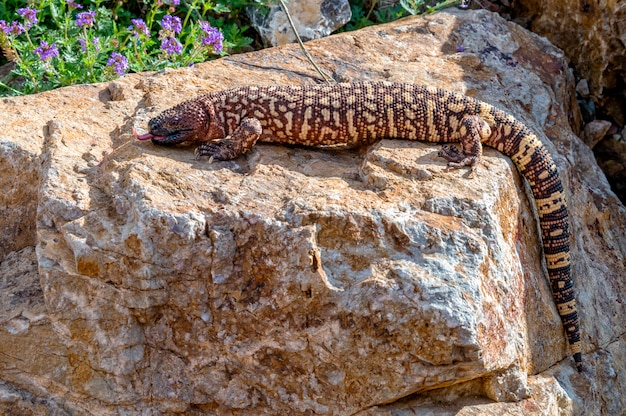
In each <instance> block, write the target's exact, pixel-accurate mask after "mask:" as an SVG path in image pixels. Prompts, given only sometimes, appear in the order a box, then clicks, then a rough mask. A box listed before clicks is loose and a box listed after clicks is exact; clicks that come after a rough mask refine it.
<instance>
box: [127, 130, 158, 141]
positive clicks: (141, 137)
mask: <svg viewBox="0 0 626 416" xmlns="http://www.w3.org/2000/svg"><path fill="white" fill-rule="evenodd" d="M133 135H134V136H135V137H136V138H137V140H150V139H159V138H160V136H155V135H153V134H151V133H146V134H139V133H137V130H135V128H134V127H133Z"/></svg>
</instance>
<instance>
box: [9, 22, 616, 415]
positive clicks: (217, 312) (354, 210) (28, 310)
mask: <svg viewBox="0 0 626 416" xmlns="http://www.w3.org/2000/svg"><path fill="white" fill-rule="evenodd" d="M461 40H462V43H463V46H464V50H463V52H462V53H459V52H458V44H459V42H460V41H461ZM307 46H308V48H309V51H310V52H311V54H312V55H313V56H315V57H316V59H317V60H318V62H319V63H320V64H321V65H322V66H323V67H324V68H325V69H327V70H328V71H329V72H331V71H332V72H335V73H337V72H341V73H342V75H343V76H344V77H346V78H348V79H353V80H357V79H376V80H379V79H389V80H392V81H406V82H416V83H423V84H428V85H435V86H442V87H446V88H448V89H452V90H455V91H460V92H464V93H466V94H468V95H471V96H475V97H477V98H480V99H482V100H485V101H488V102H490V103H492V104H494V105H497V106H499V107H502V108H505V109H507V110H509V111H510V112H511V113H512V114H514V115H515V116H516V117H517V118H518V119H520V120H522V121H523V122H524V123H526V124H527V125H528V126H529V127H530V128H531V129H532V130H533V131H535V132H536V133H537V135H538V137H539V138H540V140H542V141H543V142H544V143H545V144H546V146H547V148H548V149H549V151H550V152H551V153H552V154H553V155H554V157H555V161H556V163H557V165H558V167H559V169H560V172H561V175H562V179H563V181H564V185H565V188H566V193H567V199H568V201H569V205H570V213H571V224H572V266H573V275H574V279H575V283H576V285H577V288H578V301H579V309H580V311H581V325H582V334H583V346H584V360H585V368H586V372H585V373H584V374H582V375H580V374H578V373H576V371H575V369H574V368H573V362H572V359H571V357H570V353H569V350H568V348H567V345H566V341H565V336H564V332H563V329H562V327H561V323H560V321H559V318H558V315H557V312H556V308H555V306H554V301H553V300H552V297H551V295H550V290H549V286H548V282H547V280H546V276H545V274H544V271H543V268H542V256H541V249H540V243H539V241H538V237H537V234H538V232H537V223H536V220H535V214H534V210H533V208H532V204H531V202H530V201H529V199H528V198H527V197H526V194H525V191H524V189H525V186H524V184H523V182H522V181H521V179H520V177H519V175H518V173H517V172H516V170H515V168H514V167H513V165H512V163H511V161H510V160H509V159H508V158H506V157H504V156H503V155H501V154H500V153H498V152H497V151H495V150H493V149H486V151H485V160H484V163H483V164H482V166H481V167H480V168H479V169H478V171H477V172H476V175H475V176H476V177H475V178H474V179H469V178H467V172H466V171H464V170H452V171H448V170H447V169H446V167H445V164H444V163H443V161H441V160H440V159H438V158H437V157H436V153H437V151H438V149H439V147H438V146H436V145H433V144H424V143H411V142H407V141H403V140H386V141H382V142H381V143H378V144H376V145H374V146H371V147H370V148H368V149H367V150H362V151H360V152H357V151H352V150H338V149H325V150H324V149H304V148H288V147H281V146H271V145H258V146H257V147H255V149H254V150H253V151H252V152H251V153H250V154H249V155H247V156H246V157H243V158H241V159H238V160H235V161H230V162H214V163H213V164H208V163H207V161H206V160H195V159H194V157H193V152H192V149H191V148H190V147H188V146H179V147H157V146H154V145H153V144H152V143H146V142H139V141H135V140H134V139H133V136H132V128H133V127H135V126H136V127H138V128H139V127H142V128H145V123H146V121H147V120H148V119H149V118H150V117H151V116H153V115H155V114H156V113H157V112H159V111H160V110H162V109H165V108H167V107H169V106H171V105H173V104H175V103H178V102H180V101H182V100H184V99H187V98H189V97H192V96H195V95H198V94H200V93H202V92H207V91H214V90H216V89H220V88H227V87H235V86H240V85H247V84H270V83H271V84H302V83H306V82H313V81H312V79H311V75H307V74H313V75H312V76H315V75H314V74H315V71H314V70H313V69H312V68H310V67H308V66H307V64H305V63H303V62H301V61H297V62H295V63H292V64H289V65H288V64H285V63H284V62H293V56H294V53H295V52H296V51H298V47H297V45H288V46H285V47H280V48H273V49H270V50H265V51H261V52H257V53H254V54H250V55H246V56H234V57H229V58H226V59H221V60H217V61H214V62H209V63H205V64H198V65H195V66H194V67H191V68H182V69H178V70H168V71H162V72H158V73H152V74H132V75H127V76H125V77H123V78H120V79H119V80H117V81H116V82H115V85H114V86H111V85H110V84H97V85H81V86H75V87H69V88H64V89H60V90H56V91H50V92H47V93H43V94H39V95H34V96H28V97H18V98H10V99H4V100H2V101H0V112H1V113H2V114H3V115H4V119H3V121H4V126H5V128H4V129H3V131H2V132H1V133H0V144H1V145H2V147H0V148H1V149H8V150H5V154H9V155H17V156H18V157H21V159H19V160H18V161H19V162H20V163H17V162H11V163H12V164H10V163H9V164H7V162H3V163H5V165H3V166H9V167H7V168H4V169H7V172H10V173H11V172H14V173H12V175H13V176H11V177H10V178H7V177H3V179H2V180H3V181H4V184H6V185H7V186H8V185H11V187H12V188H21V189H22V190H23V192H28V193H29V195H31V197H30V198H27V197H25V196H21V197H19V198H18V197H16V196H15V192H9V191H7V192H4V193H3V194H2V197H0V198H4V199H2V204H0V206H8V202H7V201H9V200H10V201H16V202H15V203H18V204H21V209H22V210H23V212H25V213H30V214H29V215H31V216H34V219H35V221H36V222H35V225H32V224H30V227H31V228H30V229H31V230H33V231H32V232H31V233H30V234H29V235H30V237H29V238H30V240H29V239H25V240H24V241H25V243H23V244H26V246H25V247H23V248H22V249H21V250H20V251H18V250H19V249H18V248H17V247H18V246H17V245H16V246H15V247H11V248H10V249H9V250H7V252H6V254H5V255H4V256H3V257H2V258H0V261H1V264H0V270H1V271H2V274H1V276H2V279H3V280H2V283H1V286H0V296H1V298H0V299H1V300H2V301H1V303H0V304H1V305H9V306H8V307H6V308H5V309H3V310H2V311H0V313H1V314H2V315H1V322H0V382H1V384H0V409H1V410H2V411H4V412H5V413H9V414H11V412H14V413H17V412H18V411H19V412H22V413H25V412H27V411H30V412H31V413H33V414H44V412H45V411H48V410H49V411H50V412H52V411H57V410H58V412H59V414H94V415H106V414H128V415H139V414H147V413H153V414H162V415H175V414H190V415H201V414H234V415H243V414H255V415H275V414H289V413H293V414H300V413H317V414H328V415H347V414H359V413H360V414H362V415H363V414H391V413H393V412H395V413H393V414H401V413H400V412H405V414H409V413H408V412H414V413H419V412H420V411H422V410H424V411H426V410H428V409H433V408H434V407H433V406H438V407H436V409H444V410H445V409H451V411H450V413H452V412H453V411H454V412H456V413H453V414H458V413H459V412H462V411H465V412H468V413H470V412H474V413H477V412H479V411H482V410H485V413H486V414H487V412H491V413H495V412H497V413H499V414H546V412H547V413H548V414H557V413H558V412H563V413H566V412H569V413H575V414H588V415H610V414H616V412H619V409H621V408H624V407H625V406H626V401H625V400H626V399H625V397H626V395H624V394H623V393H624V391H626V379H625V376H624V374H626V371H624V369H625V368H626V356H625V355H626V354H625V353H624V351H626V348H625V347H626V345H625V343H624V342H625V339H624V338H625V335H624V330H623V329H624V327H625V326H626V325H625V322H626V313H625V312H626V311H625V310H624V308H625V306H624V305H625V304H626V303H625V302H624V294H625V293H626V282H624V280H623V279H622V276H624V275H626V270H625V269H626V265H624V262H623V259H624V257H625V255H626V240H625V237H624V235H626V233H624V229H625V228H626V211H625V209H624V207H623V206H622V205H621V204H620V203H619V202H618V201H617V199H616V197H615V195H614V194H613V193H612V192H611V191H610V190H609V187H608V184H607V182H606V179H605V178H604V176H603V175H602V173H601V172H600V171H599V169H598V167H597V165H596V164H595V160H594V158H593V155H592V153H591V151H590V149H589V148H588V147H587V146H586V145H585V144H584V143H583V142H582V141H581V140H580V139H578V137H577V136H576V135H575V134H574V133H575V131H572V128H571V127H570V125H569V121H570V119H571V120H574V121H576V120H580V115H579V114H578V112H577V108H578V107H577V106H576V103H575V97H574V83H573V76H572V74H571V73H570V72H569V71H568V70H567V66H566V61H565V58H564V56H563V54H562V53H561V51H559V50H558V49H556V48H554V47H553V46H551V45H550V44H549V43H547V42H546V41H545V39H543V38H540V37H539V36H535V35H532V34H529V33H528V32H526V31H524V30H523V29H521V28H520V27H519V26H516V25H514V24H511V23H508V22H506V21H504V20H503V19H501V18H499V17H498V16H497V15H494V14H491V13H488V12H485V11H476V12H474V11H472V12H461V11H455V12H452V13H440V14H434V15H430V16H427V17H415V18H410V19H405V20H402V21H398V22H395V23H392V24H389V25H385V26H379V27H375V28H367V29H364V30H362V31H360V32H351V33H346V34H341V35H338V36H333V37H329V38H325V39H321V40H317V41H312V42H310V43H308V44H307ZM267 62H273V63H274V66H275V68H274V67H272V68H273V69H269V68H268V67H267V65H266V63H267ZM356 63H358V65H357V64H356ZM261 68H263V69H261ZM575 124H576V123H575ZM11 169H12V170H11ZM21 172H32V173H30V174H27V175H20V173H21ZM12 188H7V190H10V189H12ZM32 220H33V218H32V217H28V216H22V217H19V216H17V215H15V214H14V215H11V216H10V217H0V229H1V230H13V229H16V227H17V224H21V223H22V222H29V221H32ZM22 227H24V229H28V228H27V227H26V225H22ZM6 235H9V234H8V233H7V234H6ZM34 245H36V252H35V251H34V250H33V246H34ZM17 293H20V295H17ZM33 357H36V359H35V360H33ZM494 400H503V402H494ZM394 402H395V403H394ZM43 403H45V404H46V405H47V406H48V407H47V408H41V409H39V410H38V409H37V408H36V406H39V405H41V404H43ZM2 406H4V407H2ZM50 409H51V410H50ZM396 409H399V410H396ZM37 412H39V413H37ZM63 412H64V413H63ZM376 412H378V413H376ZM385 412H386V413H385ZM442 412H443V410H442ZM516 412H517V413H516ZM542 412H543V413H542ZM442 414H444V413H442Z"/></svg>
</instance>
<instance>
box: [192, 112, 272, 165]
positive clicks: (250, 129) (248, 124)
mask: <svg viewBox="0 0 626 416" xmlns="http://www.w3.org/2000/svg"><path fill="white" fill-rule="evenodd" d="M262 132H263V128H262V127H261V122H259V120H257V119H256V118H244V119H243V120H241V123H239V126H237V128H236V129H235V131H234V132H233V133H232V134H230V135H229V136H227V137H225V138H223V139H221V140H219V141H217V142H205V143H202V144H201V145H200V146H198V147H197V148H196V150H195V154H196V159H197V158H199V157H200V156H210V157H211V160H213V159H215V160H232V159H236V158H238V157H239V156H241V155H243V154H244V153H246V152H247V151H248V150H250V149H251V148H252V146H254V144H255V143H256V142H257V140H259V137H260V136H261V133H262Z"/></svg>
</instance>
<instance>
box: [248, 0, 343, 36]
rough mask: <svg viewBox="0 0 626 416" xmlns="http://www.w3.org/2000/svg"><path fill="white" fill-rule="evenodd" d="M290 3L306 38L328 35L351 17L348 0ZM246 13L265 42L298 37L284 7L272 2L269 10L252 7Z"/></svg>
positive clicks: (297, 28)
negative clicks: (274, 4)
mask: <svg viewBox="0 0 626 416" xmlns="http://www.w3.org/2000/svg"><path fill="white" fill-rule="evenodd" d="M287 7H288V11H289V14H290V15H291V18H292V20H293V22H294V25H295V27H296V30H297V31H298V35H300V38H301V39H302V40H303V41H307V40H311V39H319V38H322V37H324V36H328V35H330V34H331V33H332V32H334V31H335V30H337V29H339V28H340V27H341V26H343V25H345V24H346V23H348V22H349V21H350V18H351V17H352V11H351V10H350V3H349V2H348V1H347V0H314V1H291V2H289V4H288V5H287ZM247 13H248V17H249V18H250V22H251V24H252V27H254V28H255V29H256V31H257V32H259V34H260V35H261V37H262V38H263V43H264V44H265V45H266V46H270V45H271V46H278V45H285V44H287V43H293V42H295V41H296V35H295V34H294V33H293V29H292V28H291V26H290V24H289V21H288V19H287V15H286V14H285V12H284V10H283V9H282V7H280V6H271V7H269V12H267V10H263V12H261V11H260V9H259V8H258V7H249V8H248V10H247Z"/></svg>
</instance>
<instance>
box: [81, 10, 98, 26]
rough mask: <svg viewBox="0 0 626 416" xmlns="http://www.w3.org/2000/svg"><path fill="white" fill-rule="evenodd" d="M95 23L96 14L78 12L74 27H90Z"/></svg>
mask: <svg viewBox="0 0 626 416" xmlns="http://www.w3.org/2000/svg"><path fill="white" fill-rule="evenodd" d="M95 21H96V12H94V11H91V12H80V13H78V14H77V15H76V26H78V27H91V26H93V24H94V22H95Z"/></svg>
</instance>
